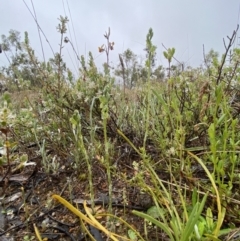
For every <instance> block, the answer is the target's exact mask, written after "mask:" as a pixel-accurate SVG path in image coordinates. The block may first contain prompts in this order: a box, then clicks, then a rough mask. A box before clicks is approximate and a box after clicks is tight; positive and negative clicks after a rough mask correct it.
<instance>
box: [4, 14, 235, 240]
mask: <svg viewBox="0 0 240 241" xmlns="http://www.w3.org/2000/svg"><path fill="white" fill-rule="evenodd" d="M59 20H60V23H59V25H58V28H57V29H58V32H59V33H60V50H59V53H57V54H54V57H53V58H52V59H50V60H48V61H47V62H46V61H45V62H41V61H39V60H38V59H37V57H36V56H35V54H34V50H33V49H32V48H31V46H30V41H29V38H28V34H27V33H25V38H24V41H23V42H21V39H20V33H18V32H16V31H13V30H11V31H10V32H9V36H8V37H6V36H2V43H1V47H2V50H3V52H4V53H5V54H6V56H8V53H9V52H11V53H12V55H11V57H8V59H9V66H8V67H4V68H2V69H1V72H2V74H1V79H2V81H3V82H2V85H3V86H4V88H6V89H8V93H7V92H5V93H4V94H3V95H2V100H1V110H0V121H1V126H0V131H1V133H2V136H1V140H0V146H1V155H2V156H1V172H2V174H1V175H2V176H3V177H2V182H3V181H5V185H4V188H3V192H2V196H4V195H5V196H6V197H8V196H11V191H12V190H13V189H12V186H11V178H13V175H14V174H16V173H17V174H18V175H20V174H21V173H22V174H24V173H26V171H27V170H28V168H29V166H34V171H33V172H32V173H31V175H30V176H29V177H28V180H30V179H31V178H32V179H31V180H34V182H35V181H36V180H38V179H36V177H37V174H40V173H41V175H42V176H44V178H43V179H44V180H45V182H46V183H49V182H52V181H53V179H54V178H56V179H57V180H58V181H59V186H58V187H56V185H54V188H53V189H51V190H49V189H46V190H45V194H46V193H47V195H44V193H43V192H40V189H38V187H37V186H34V188H36V190H38V191H36V192H40V195H41V198H40V199H41V205H43V206H45V207H47V208H48V209H49V210H53V208H54V207H53V206H54V204H53V203H52V199H51V197H49V195H51V194H54V195H53V198H54V199H57V200H58V201H60V202H61V203H62V204H63V205H65V206H66V207H67V208H68V209H69V210H71V211H72V212H73V213H74V214H76V215H77V217H78V218H80V223H79V225H76V226H78V228H79V230H81V231H79V230H78V232H81V233H84V235H86V238H87V237H89V238H90V239H91V240H101V239H100V237H98V238H97V236H95V235H96V233H98V230H99V231H102V232H103V233H102V235H105V236H104V237H108V238H110V239H112V240H120V239H121V240H163V239H164V240H172V241H178V240H179V241H185V240H233V238H235V237H237V235H239V230H238V229H239V217H240V212H239V210H238V205H239V201H238V200H239V198H240V197H239V193H238V188H239V169H238V167H239V158H238V156H239V139H240V136H239V134H238V133H239V131H238V130H239V96H240V94H239V83H238V82H239V73H240V68H239V63H240V61H239V59H240V50H239V49H238V48H235V49H233V51H232V52H230V49H232V47H233V43H234V41H235V38H236V32H237V30H236V31H234V32H233V34H232V36H231V37H229V42H228V44H225V47H226V52H225V53H224V54H223V55H222V57H221V58H219V56H218V54H217V53H216V52H214V51H213V50H211V51H210V52H209V53H208V54H206V55H205V56H204V57H205V67H201V68H196V69H194V68H191V67H188V68H187V69H184V68H183V65H181V64H179V65H176V66H175V65H173V60H174V54H175V51H176V50H175V49H174V48H169V49H166V51H164V53H163V55H164V57H165V58H166V59H167V61H168V66H167V68H164V67H163V66H156V61H155V58H156V49H157V46H155V45H154V44H153V35H154V33H153V30H152V29H150V30H149V32H148V33H147V37H146V47H145V49H144V50H145V52H146V62H145V65H144V66H142V65H140V64H139V63H138V62H137V58H136V55H135V54H134V53H133V52H132V51H131V50H130V49H127V50H126V51H125V52H124V53H122V54H120V55H119V65H118V67H117V69H115V70H114V71H112V70H111V66H110V64H109V63H110V61H109V59H110V57H111V51H113V50H114V42H113V41H112V40H111V34H110V29H108V31H107V32H106V33H105V34H104V37H105V40H106V44H103V45H102V46H101V47H99V52H101V53H105V54H106V63H104V64H103V66H104V71H103V72H100V71H99V70H98V68H97V66H96V65H95V63H94V58H93V55H92V53H91V52H89V55H88V59H85V58H84V57H83V56H80V57H79V56H77V58H78V60H79V61H80V64H81V68H80V72H79V76H77V77H76V78H74V76H73V73H72V72H71V70H70V69H68V68H67V66H66V63H65V62H64V60H63V56H62V48H63V47H64V44H69V43H70V44H71V45H72V43H71V41H70V40H69V39H68V38H66V33H67V27H66V26H67V22H68V19H67V18H64V17H60V19H59ZM72 47H73V50H74V46H73V45H72ZM13 50H14V51H15V52H14V51H13ZM228 59H229V60H228ZM116 78H121V79H122V83H123V84H122V85H117V84H116ZM45 175H46V176H45ZM38 178H39V177H38ZM6 180H7V181H6ZM9 182H10V184H9V185H10V187H9V188H8V187H7V184H8V183H9ZM38 182H40V181H39V180H38ZM22 185H23V186H24V185H25V186H24V188H25V189H28V188H29V186H28V185H27V184H22ZM49 185H50V184H49ZM79 186H80V187H81V194H82V196H81V195H80V196H81V197H82V198H83V199H88V202H87V201H85V202H82V203H81V202H80V201H79V200H78V197H77V195H79ZM22 193H24V192H22ZM103 193H104V195H102V194H103ZM99 194H100V196H102V199H97V197H98V195H99ZM21 198H22V200H24V206H25V210H28V212H27V215H26V216H25V221H24V223H23V226H19V227H17V228H18V229H20V230H23V228H22V227H27V230H28V232H30V233H33V232H34V230H35V233H36V236H37V238H38V239H39V240H42V238H43V237H47V236H46V235H45V234H44V233H47V232H49V230H52V229H51V228H53V227H51V225H50V224H49V223H47V224H46V222H45V221H46V218H45V216H47V214H46V213H45V214H43V215H42V216H41V218H40V219H38V218H36V217H35V215H34V213H35V210H34V208H33V209H31V205H30V202H27V197H25V196H24V195H22V196H21ZM21 198H20V199H21ZM66 200H68V201H69V202H67V201H66ZM99 200H100V202H102V205H101V206H102V208H103V210H101V212H100V211H99V207H98V205H99ZM38 202H39V201H38ZM77 204H79V206H80V205H81V204H83V206H84V210H83V211H81V210H79V209H80V208H79V209H78V208H77V207H74V206H77ZM87 204H88V205H89V206H91V208H88V207H87ZM105 205H107V206H108V210H107V211H106V210H105V209H104V207H105ZM6 206H7V204H6ZM7 208H8V207H6V210H7ZM119 210H123V211H119ZM226 210H228V211H227V212H226ZM30 211H31V212H32V213H31V212H30ZM40 211H41V210H40ZM40 211H39V212H40ZM85 213H86V214H85ZM70 216H71V215H70V214H69V217H70ZM133 217H134V218H135V219H136V220H135V221H133V220H134V218H133ZM72 219H74V217H72ZM99 219H101V222H102V224H101V223H100V222H99V221H97V220H99ZM43 221H44V225H43ZM78 221H79V220H78ZM32 222H34V223H36V224H35V225H34V226H33V227H32V226H31V223H32ZM17 228H16V229H17ZM59 230H60V229H59ZM93 230H94V231H93ZM78 232H76V233H73V234H72V235H73V236H74V235H77V233H78ZM22 233H23V234H24V233H25V231H22ZM3 234H4V232H3V233H2V235H3ZM44 235H45V236H44ZM65 235H69V237H71V234H69V233H66V232H65ZM30 236H31V235H28V236H24V237H30ZM49 239H50V238H49ZM86 240H88V239H86Z"/></svg>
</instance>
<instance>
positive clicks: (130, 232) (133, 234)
mask: <svg viewBox="0 0 240 241" xmlns="http://www.w3.org/2000/svg"><path fill="white" fill-rule="evenodd" d="M128 236H129V238H130V239H131V240H133V241H137V240H138V237H137V235H136V233H135V232H134V231H132V230H131V229H129V230H128Z"/></svg>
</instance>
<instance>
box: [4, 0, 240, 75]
mask: <svg viewBox="0 0 240 241" xmlns="http://www.w3.org/2000/svg"><path fill="white" fill-rule="evenodd" d="M32 1H33V3H34V7H35V11H36V14H37V19H38V23H39V25H40V26H41V28H42V30H43V31H44V33H45V35H46V36H47V39H48V41H49V42H50V44H51V46H52V48H53V49H54V51H56V52H57V51H59V42H60V34H59V33H57V31H56V26H57V25H58V23H59V21H58V18H59V16H60V15H62V16H66V15H67V16H68V18H69V19H70V22H69V24H68V29H69V30H70V32H68V33H67V34H66V36H68V38H69V39H71V41H72V42H73V43H74V46H75V48H76V49H77V51H78V53H79V55H86V53H88V52H89V51H91V52H92V53H93V56H94V58H95V60H96V63H97V64H98V66H100V64H101V63H103V62H104V61H105V60H106V57H105V55H104V53H103V54H99V53H98V47H99V46H101V45H102V44H104V43H106V41H105V39H104V37H103V34H104V33H105V32H106V31H107V30H108V27H110V28H111V36H110V40H111V41H114V42H115V48H114V51H112V52H111V53H110V60H111V61H112V64H113V65H114V66H116V65H117V64H118V54H119V53H122V52H124V50H126V49H127V48H130V49H131V50H132V51H133V52H134V53H135V54H137V55H139V56H142V57H143V58H144V56H145V54H144V51H143V49H144V46H145V40H146V34H147V33H148V30H149V28H150V27H151V28H152V29H153V32H154V37H153V44H155V45H157V47H158V49H157V63H158V64H161V65H164V66H166V61H165V60H164V57H163V55H162V52H163V51H164V49H163V47H162V43H163V44H164V45H165V46H166V47H167V48H170V47H174V48H175V49H176V54H175V57H176V58H177V59H178V60H180V61H182V62H185V63H186V64H187V65H191V66H195V67H196V66H199V65H200V64H201V63H203V44H204V46H205V51H206V52H208V51H209V50H210V49H211V48H213V49H214V50H216V51H219V52H220V53H223V52H224V46H223V38H226V40H227V36H231V35H232V32H233V31H234V30H235V29H236V27H237V24H238V23H239V6H240V0H122V1H116V0H111V1H110V0H62V1H61V0H32ZM25 2H26V4H27V5H28V7H29V8H30V9H31V11H32V4H31V1H30V0H25ZM68 7H69V8H68ZM69 10H70V11H69ZM70 14H71V15H70ZM0 23H1V25H0V26H1V28H0V31H1V32H0V34H1V35H2V34H4V35H6V36H7V35H8V32H9V30H10V29H13V30H17V31H19V32H21V33H22V39H23V36H24V35H23V33H24V31H27V32H28V33H29V39H30V43H31V45H32V47H33V48H34V49H35V51H36V54H37V56H38V57H39V58H40V59H41V60H43V58H42V53H41V47H40V40H39V36H38V31H37V26H36V24H35V22H34V19H33V17H32V16H31V14H30V12H29V10H28V9H27V7H26V5H25V4H24V1H23V0H7V1H1V11H0ZM73 28H74V31H75V34H76V40H75V38H74V31H73ZM238 35H239V34H238ZM42 40H43V45H44V52H45V54H46V55H47V57H48V58H49V57H52V53H51V50H50V48H49V46H48V44H47V42H46V40H45V38H44V37H42ZM76 41H77V42H76ZM239 43H240V41H239ZM63 54H64V59H65V60H66V62H67V63H68V65H69V66H70V67H71V68H72V69H73V70H74V72H75V73H76V66H77V64H76V59H75V58H74V54H73V51H72V48H71V46H70V44H67V45H65V47H64V51H63ZM139 59H141V57H140V58H139ZM7 63H8V62H7V59H6V58H5V56H4V55H3V54H1V55H0V66H3V65H7ZM74 66H75V69H74Z"/></svg>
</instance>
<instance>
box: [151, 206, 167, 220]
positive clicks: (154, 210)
mask: <svg viewBox="0 0 240 241" xmlns="http://www.w3.org/2000/svg"><path fill="white" fill-rule="evenodd" d="M160 213H161V214H160ZM147 214H148V215H149V216H151V217H153V218H159V217H161V215H163V214H164V211H163V210H162V209H160V208H157V207H156V206H153V207H150V208H149V209H148V210H147Z"/></svg>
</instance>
